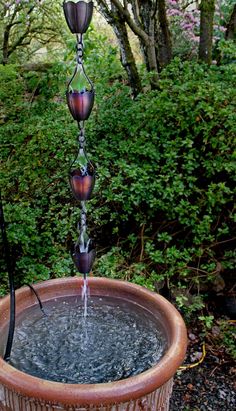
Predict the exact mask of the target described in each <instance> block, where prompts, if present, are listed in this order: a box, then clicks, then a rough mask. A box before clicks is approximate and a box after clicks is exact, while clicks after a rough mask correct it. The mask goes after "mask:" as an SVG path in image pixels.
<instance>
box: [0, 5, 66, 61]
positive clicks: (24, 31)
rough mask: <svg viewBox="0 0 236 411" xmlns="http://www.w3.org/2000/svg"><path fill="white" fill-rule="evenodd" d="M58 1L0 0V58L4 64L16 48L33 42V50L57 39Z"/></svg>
mask: <svg viewBox="0 0 236 411" xmlns="http://www.w3.org/2000/svg"><path fill="white" fill-rule="evenodd" d="M59 3H60V2H58V1H56V2H54V4H53V5H52V2H51V1H50V0H34V1H33V0H0V19H1V20H0V35H1V38H2V44H1V45H0V49H1V57H0V61H1V62H2V63H3V64H7V63H8V60H9V57H10V56H11V55H12V54H14V53H16V52H17V51H19V50H21V51H24V52H26V51H27V49H28V48H29V46H31V47H32V44H33V43H34V50H35V49H37V48H40V47H42V45H46V44H48V43H50V42H58V30H59V28H60V23H59V21H60V18H61V10H60V8H59ZM58 23H59V24H58ZM59 38H60V37H59ZM31 52H32V48H31Z"/></svg>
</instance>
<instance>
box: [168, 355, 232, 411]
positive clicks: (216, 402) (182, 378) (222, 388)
mask: <svg viewBox="0 0 236 411" xmlns="http://www.w3.org/2000/svg"><path fill="white" fill-rule="evenodd" d="M235 410H236V364H234V363H233V361H232V359H231V360H230V359H226V360H222V359H221V360H219V358H218V357H217V356H216V355H212V354H211V353H208V354H207V355H206V357H205V359H204V361H203V363H201V364H199V365H198V366H196V367H194V368H191V369H187V370H184V371H181V372H178V373H177V375H176V377H175V380H174V389H173V394H172V397H171V403H170V411H235Z"/></svg>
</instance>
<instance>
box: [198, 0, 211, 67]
mask: <svg viewBox="0 0 236 411" xmlns="http://www.w3.org/2000/svg"><path fill="white" fill-rule="evenodd" d="M200 11H201V15H200V43H199V53H198V57H199V60H201V61H204V62H205V63H207V64H211V60H212V39H213V21H214V12H215V0H202V1H201V4H200Z"/></svg>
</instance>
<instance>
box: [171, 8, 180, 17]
mask: <svg viewBox="0 0 236 411" xmlns="http://www.w3.org/2000/svg"><path fill="white" fill-rule="evenodd" d="M168 15H169V16H181V15H182V13H181V11H180V10H177V9H171V10H169V11H168Z"/></svg>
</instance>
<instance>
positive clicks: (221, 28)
mask: <svg viewBox="0 0 236 411" xmlns="http://www.w3.org/2000/svg"><path fill="white" fill-rule="evenodd" d="M218 30H220V31H221V32H222V33H225V32H226V30H227V28H226V27H223V26H220V27H218Z"/></svg>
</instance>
